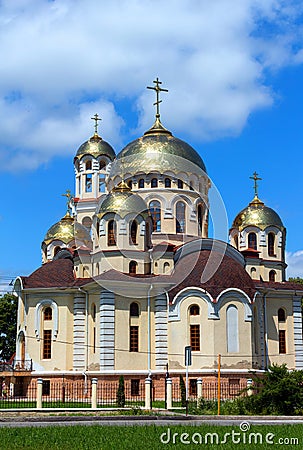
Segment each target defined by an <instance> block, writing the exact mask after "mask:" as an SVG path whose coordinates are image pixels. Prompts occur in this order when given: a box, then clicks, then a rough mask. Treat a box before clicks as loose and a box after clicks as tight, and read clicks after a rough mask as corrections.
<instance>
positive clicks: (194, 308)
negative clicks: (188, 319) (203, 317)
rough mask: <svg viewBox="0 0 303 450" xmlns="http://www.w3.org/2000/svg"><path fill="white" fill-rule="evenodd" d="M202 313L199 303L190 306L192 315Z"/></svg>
mask: <svg viewBox="0 0 303 450" xmlns="http://www.w3.org/2000/svg"><path fill="white" fill-rule="evenodd" d="M199 314H200V308H199V306H198V305H191V306H190V307H189V315H190V316H198V315H199Z"/></svg>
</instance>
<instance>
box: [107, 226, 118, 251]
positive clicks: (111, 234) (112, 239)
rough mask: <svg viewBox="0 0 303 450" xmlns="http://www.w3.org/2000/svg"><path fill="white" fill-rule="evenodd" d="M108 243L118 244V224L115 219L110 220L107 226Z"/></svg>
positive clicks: (109, 244)
mask: <svg viewBox="0 0 303 450" xmlns="http://www.w3.org/2000/svg"><path fill="white" fill-rule="evenodd" d="M107 245H108V246H111V245H116V225H115V221H114V220H110V221H109V222H108V228H107Z"/></svg>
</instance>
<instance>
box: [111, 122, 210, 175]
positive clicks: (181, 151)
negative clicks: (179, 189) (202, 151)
mask: <svg viewBox="0 0 303 450" xmlns="http://www.w3.org/2000/svg"><path fill="white" fill-rule="evenodd" d="M161 125H162V124H161ZM117 159H118V160H119V159H120V160H122V159H123V165H124V166H126V167H127V166H128V165H131V166H132V168H134V169H138V171H145V172H152V171H159V172H163V171H165V170H172V171H175V172H181V171H185V172H192V168H193V164H194V165H195V166H198V167H199V168H200V169H202V171H203V172H206V168H205V164H204V162H203V160H202V158H201V157H200V156H199V154H198V153H197V152H196V150H194V149H193V148H192V147H191V146H190V145H189V144H187V143H186V142H184V141H182V140H181V139H178V138H176V137H174V136H173V135H172V133H171V132H170V131H168V130H166V129H165V128H164V127H159V126H157V127H152V128H151V129H150V130H148V131H147V132H146V133H144V135H143V136H142V137H140V138H138V139H136V140H134V141H132V142H130V143H129V144H128V145H127V146H126V147H124V149H123V150H122V151H121V152H120V153H119V154H118V156H117Z"/></svg>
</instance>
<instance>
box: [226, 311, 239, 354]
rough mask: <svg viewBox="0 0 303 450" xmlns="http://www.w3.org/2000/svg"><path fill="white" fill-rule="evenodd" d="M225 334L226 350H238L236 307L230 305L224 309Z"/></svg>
mask: <svg viewBox="0 0 303 450" xmlns="http://www.w3.org/2000/svg"><path fill="white" fill-rule="evenodd" d="M226 327H227V330H226V334H227V336H226V337H227V351H228V353H236V352H238V351H239V332H238V309H237V307H236V306H234V305H230V306H229V307H228V308H227V310H226Z"/></svg>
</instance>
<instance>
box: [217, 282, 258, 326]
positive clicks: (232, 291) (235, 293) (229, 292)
mask: <svg viewBox="0 0 303 450" xmlns="http://www.w3.org/2000/svg"><path fill="white" fill-rule="evenodd" d="M230 296H232V299H233V301H235V300H240V302H242V303H243V305H244V312H245V322H251V321H252V314H253V313H252V309H251V300H250V298H249V297H248V295H247V294H245V292H243V291H241V289H238V288H228V289H225V290H224V291H222V292H221V293H220V294H219V296H218V298H217V303H216V313H217V315H218V317H219V318H220V308H221V305H220V304H221V303H222V302H223V300H225V298H228V297H230ZM235 297H236V298H235Z"/></svg>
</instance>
